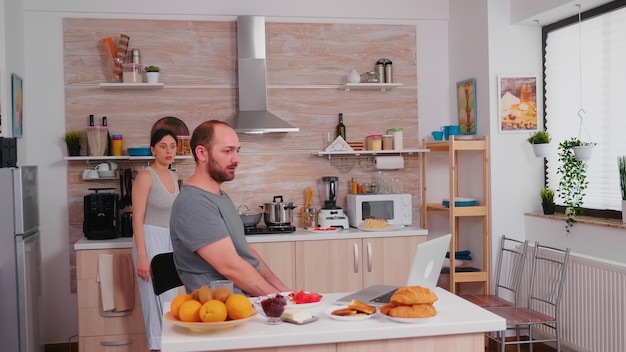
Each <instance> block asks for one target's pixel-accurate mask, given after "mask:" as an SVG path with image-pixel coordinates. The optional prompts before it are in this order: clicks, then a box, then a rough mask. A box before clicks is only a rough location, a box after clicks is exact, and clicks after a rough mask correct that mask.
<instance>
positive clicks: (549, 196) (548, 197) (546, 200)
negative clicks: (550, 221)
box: [539, 187, 555, 215]
mask: <svg viewBox="0 0 626 352" xmlns="http://www.w3.org/2000/svg"><path fill="white" fill-rule="evenodd" d="M539 196H541V206H542V207H543V213H544V214H545V215H551V214H554V208H555V204H554V190H553V189H550V188H548V187H544V188H542V189H541V191H539Z"/></svg>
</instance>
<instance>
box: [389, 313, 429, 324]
mask: <svg viewBox="0 0 626 352" xmlns="http://www.w3.org/2000/svg"><path fill="white" fill-rule="evenodd" d="M381 315H382V316H384V317H386V318H387V319H389V320H392V321H395V322H398V323H405V324H420V323H428V322H430V321H433V320H435V319H436V318H437V316H436V315H435V316H434V317H430V318H394V317H390V316H388V315H385V314H382V313H381Z"/></svg>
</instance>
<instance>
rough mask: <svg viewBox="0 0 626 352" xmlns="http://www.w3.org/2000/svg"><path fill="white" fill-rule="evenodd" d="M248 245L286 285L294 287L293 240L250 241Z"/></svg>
mask: <svg viewBox="0 0 626 352" xmlns="http://www.w3.org/2000/svg"><path fill="white" fill-rule="evenodd" d="M250 246H251V247H252V248H253V249H254V250H255V251H257V253H259V255H260V256H261V258H263V261H264V262H265V264H267V266H269V267H270V269H271V270H272V272H274V274H275V275H276V276H277V277H278V278H279V279H280V280H281V281H282V282H283V283H284V284H285V285H287V287H291V288H293V289H296V287H295V282H296V271H295V270H294V267H295V266H294V264H295V247H294V246H295V243H294V242H265V243H251V244H250Z"/></svg>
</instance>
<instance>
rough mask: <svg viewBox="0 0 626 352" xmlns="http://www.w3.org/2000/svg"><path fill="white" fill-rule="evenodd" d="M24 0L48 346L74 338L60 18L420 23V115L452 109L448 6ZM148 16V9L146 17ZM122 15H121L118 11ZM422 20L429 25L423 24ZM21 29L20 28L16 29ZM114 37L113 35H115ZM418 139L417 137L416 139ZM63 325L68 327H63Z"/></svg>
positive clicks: (27, 128) (27, 129) (30, 152)
mask: <svg viewBox="0 0 626 352" xmlns="http://www.w3.org/2000/svg"><path fill="white" fill-rule="evenodd" d="M377 6H380V2H375V1H372V0H368V1H356V0H353V1H350V2H341V3H338V2H336V1H328V0H322V1H316V2H311V3H310V4H299V5H298V6H295V5H294V3H293V2H289V1H285V0H273V1H264V2H262V3H261V2H257V1H228V2H226V1H224V2H208V1H200V0H197V1H191V0H187V1H177V2H170V1H163V0H161V1H133V2H128V1H119V0H113V1H108V2H77V1H70V0H67V1H55V2H50V1H24V26H23V28H24V29H25V32H24V37H25V38H24V39H25V41H24V42H25V49H24V54H23V56H22V55H16V56H15V60H19V61H21V60H23V62H24V66H25V72H24V73H23V77H24V83H25V84H24V85H25V93H26V96H27V98H25V108H24V114H25V125H24V138H23V139H22V142H24V143H23V144H24V148H22V149H23V151H24V155H21V156H20V164H35V165H39V166H40V175H41V191H40V197H41V199H40V201H41V207H42V211H41V227H42V242H43V243H42V250H43V265H44V268H45V269H44V273H43V280H44V284H43V297H44V302H43V307H44V312H43V316H44V318H43V319H44V320H43V325H44V328H43V331H44V334H45V336H44V337H43V341H44V343H46V344H51V343H63V342H67V341H68V338H70V337H71V336H73V335H75V334H77V332H78V328H77V311H76V295H74V294H71V293H70V278H69V249H68V247H69V245H70V244H69V243H68V242H69V239H68V235H67V233H68V224H67V219H68V216H67V215H68V214H67V189H66V185H67V182H66V181H67V180H66V162H65V161H64V160H63V156H64V151H65V146H64V144H63V143H62V141H61V139H60V137H61V135H62V134H63V132H65V113H64V86H63V52H62V48H63V45H62V40H63V37H62V34H63V29H62V19H63V18H64V17H102V18H159V19H174V18H175V19H217V20H234V19H235V17H234V16H236V15H239V14H260V15H265V16H267V20H268V21H280V20H290V21H303V22H304V21H330V22H333V21H334V22H361V23H400V24H415V25H416V27H417V45H418V50H417V52H418V57H417V63H418V72H419V75H418V76H419V79H418V85H419V86H418V91H419V99H420V101H419V114H420V116H426V117H428V119H429V120H430V119H437V118H438V116H441V115H440V113H441V111H442V107H444V109H447V105H448V101H447V99H448V91H447V84H448V82H447V81H448V78H447V71H448V57H447V55H448V54H447V50H448V49H447V35H448V31H447V16H448V2H447V1H430V0H420V1H409V0H392V1H387V2H385V9H384V10H381V9H380V8H377ZM145 9H150V13H146V12H145ZM122 10H123V11H124V13H121V12H120V11H122ZM423 19H425V20H423ZM19 28H22V26H21V25H19ZM112 30H113V31H114V29H112ZM415 138H417V136H415ZM59 322H63V323H62V324H60V323H59Z"/></svg>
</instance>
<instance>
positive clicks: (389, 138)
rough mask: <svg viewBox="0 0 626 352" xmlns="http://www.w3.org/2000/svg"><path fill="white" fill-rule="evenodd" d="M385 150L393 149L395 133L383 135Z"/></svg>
mask: <svg viewBox="0 0 626 352" xmlns="http://www.w3.org/2000/svg"><path fill="white" fill-rule="evenodd" d="M383 150H393V135H390V134H384V135H383Z"/></svg>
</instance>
